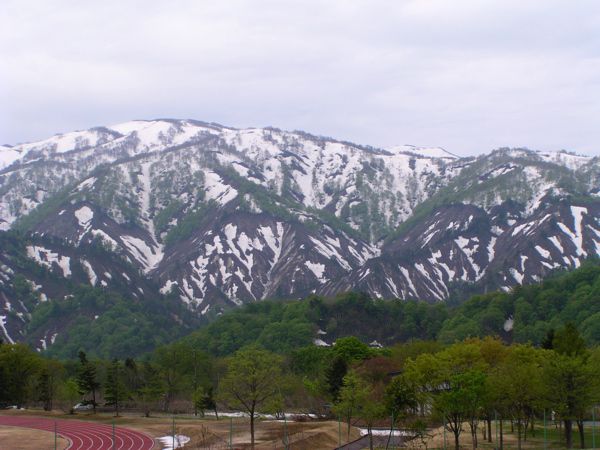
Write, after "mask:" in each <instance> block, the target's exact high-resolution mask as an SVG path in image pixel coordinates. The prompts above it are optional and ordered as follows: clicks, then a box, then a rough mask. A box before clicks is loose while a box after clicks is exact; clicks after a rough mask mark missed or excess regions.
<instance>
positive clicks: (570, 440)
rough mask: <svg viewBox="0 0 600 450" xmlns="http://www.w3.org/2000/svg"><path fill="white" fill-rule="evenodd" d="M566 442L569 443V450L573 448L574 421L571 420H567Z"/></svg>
mask: <svg viewBox="0 0 600 450" xmlns="http://www.w3.org/2000/svg"><path fill="white" fill-rule="evenodd" d="M564 422H565V441H567V448H573V421H572V420H571V419H565V421H564Z"/></svg>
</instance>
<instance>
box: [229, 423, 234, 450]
mask: <svg viewBox="0 0 600 450" xmlns="http://www.w3.org/2000/svg"><path fill="white" fill-rule="evenodd" d="M229 449H230V450H232V449H233V417H230V418H229Z"/></svg>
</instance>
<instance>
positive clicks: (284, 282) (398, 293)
mask: <svg viewBox="0 0 600 450" xmlns="http://www.w3.org/2000/svg"><path fill="white" fill-rule="evenodd" d="M419 152H421V153H424V154H420V153H419ZM3 154H4V157H3ZM7 155H8V156H7ZM15 155H18V157H17V158H15ZM432 155H435V156H432ZM440 156H441V157H440ZM11 158H12V159H11ZM599 191H600V164H599V161H598V158H596V157H585V156H580V155H575V154H571V153H567V152H558V153H549V152H535V151H532V150H528V149H508V148H504V149H497V150H495V151H492V152H491V153H489V154H485V155H480V156H478V157H462V158H461V157H457V156H456V155H452V154H448V152H446V151H445V150H443V149H440V148H418V147H413V146H406V145H405V146H399V147H395V148H393V149H378V148H375V147H369V146H361V145H356V144H352V143H348V142H344V141H340V140H335V139H331V138H326V137H319V136H314V135H311V134H308V133H305V132H300V131H292V132H289V131H282V130H279V129H277V128H264V129H258V128H248V129H236V128H231V127H225V126H222V125H218V124H214V123H207V122H200V121H194V120H175V119H168V120H165V119H157V120H150V121H130V122H125V123H122V124H117V125H111V126H110V127H95V128H92V129H90V130H86V131H77V132H71V133H65V134H62V135H57V136H54V137H51V138H49V139H46V140H43V141H38V142H33V143H27V144H20V145H16V146H13V147H10V148H0V229H3V230H5V231H6V230H9V229H18V230H20V231H21V232H23V233H25V234H26V235H30V236H31V237H32V238H33V239H34V240H35V239H36V236H37V237H38V238H50V239H49V240H48V241H47V243H46V244H44V245H45V246H38V247H40V248H29V247H33V246H31V245H30V246H29V247H27V248H26V250H25V251H26V252H27V255H26V257H29V259H33V260H35V261H36V262H37V263H38V264H41V265H44V266H46V268H47V269H49V270H50V271H52V272H54V273H56V274H57V275H58V276H61V277H63V278H66V279H69V277H70V276H72V275H71V274H72V273H73V270H72V269H71V266H70V265H71V264H72V263H76V264H80V265H82V266H83V268H84V273H85V274H87V279H83V280H81V281H82V282H84V283H86V284H89V285H92V286H97V287H99V288H101V289H108V290H110V289H111V284H114V283H115V280H117V279H120V280H126V278H125V276H126V277H128V278H129V279H130V280H132V279H139V277H142V278H143V279H147V280H149V281H150V282H151V283H152V285H154V286H156V287H155V288H154V289H156V290H157V292H154V293H152V295H153V296H157V298H159V297H161V296H162V298H163V300H162V301H165V302H175V303H177V302H179V303H180V304H181V305H183V307H184V308H187V309H188V310H189V311H190V312H191V313H192V314H193V315H196V316H200V317H201V316H207V317H214V316H215V315H218V314H220V313H222V312H223V311H225V310H226V309H228V308H231V307H235V306H239V305H240V304H242V303H246V302H251V301H257V300H261V299H265V298H290V299H292V298H302V297H305V296H307V295H309V294H311V293H318V294H321V295H335V294H337V293H339V292H345V291H350V290H363V291H365V292H367V293H368V294H370V295H371V296H372V297H374V298H396V297H397V298H403V299H421V300H426V301H430V302H438V301H446V300H447V299H449V298H450V297H452V296H453V295H455V293H458V294H456V295H459V294H460V292H461V290H462V291H464V290H465V289H467V290H469V291H472V290H474V291H478V290H479V291H485V290H489V289H498V288H500V289H504V290H507V289H511V288H512V287H513V286H515V285H518V284H522V283H535V282H537V281H539V280H540V279H542V278H543V277H544V276H545V275H547V274H548V273H550V272H551V271H553V270H555V269H558V268H573V267H578V266H579V265H580V264H581V262H582V261H583V260H585V259H586V258H588V257H591V256H594V255H598V254H599V252H600V250H599V249H600V199H599V198H598V192H599ZM56 240H57V241H56ZM58 241H60V242H61V244H60V245H57V244H55V243H54V242H58ZM97 244H100V245H102V246H103V247H105V248H106V249H107V251H109V252H112V254H114V255H115V256H116V257H118V258H119V259H120V260H122V261H124V263H125V264H127V267H128V269H119V270H120V272H119V273H111V270H107V269H106V266H107V263H105V262H102V261H88V259H86V257H85V255H86V252H87V251H88V249H89V248H90V246H93V245H97ZM65 248H71V249H72V250H68V251H67V250H65ZM0 252H1V251H0ZM61 252H62V253H61ZM65 252H66V253H68V255H67V254H66V253H65ZM67 256H68V257H69V259H66V258H67ZM523 257H525V259H523ZM5 260H6V263H5V267H7V268H9V269H10V270H12V271H13V273H12V274H11V273H9V271H7V270H4V271H3V272H2V273H4V275H5V278H6V280H5V286H4V287H3V286H2V285H0V291H2V289H4V291H3V292H4V296H5V297H6V296H8V295H12V296H13V298H12V302H13V303H15V304H16V303H18V301H19V300H18V299H15V298H14V295H15V294H14V293H12V294H11V293H10V292H11V290H10V286H11V283H12V281H11V280H12V279H13V278H14V274H15V273H18V272H19V269H18V268H13V267H11V266H10V258H8V257H6V258H5ZM0 269H1V268H0ZM0 271H1V270H0ZM124 275H125V276H124ZM32 283H33V281H32ZM35 285H36V286H38V284H37V283H35ZM39 286H40V287H39V288H38V289H37V291H36V292H38V294H37V295H38V296H39V299H38V300H39V302H42V300H41V299H42V295H44V296H46V298H51V296H49V295H48V294H47V293H45V292H44V291H45V290H46V287H45V286H44V285H43V284H41V285H39ZM147 289H149V288H147ZM130 295H131V296H132V297H135V296H137V297H139V298H144V296H145V295H146V294H145V293H140V292H136V289H132V292H131V294H130ZM148 295H149V294H148ZM15 300H16V301H15ZM7 302H10V300H6V299H5V301H4V306H3V310H4V312H3V313H2V315H0V317H3V327H4V325H6V324H8V325H7V326H8V327H9V328H10V329H11V330H12V331H11V332H10V333H12V334H13V335H15V337H16V336H21V338H24V336H25V335H26V334H27V330H26V326H27V314H31V312H27V311H26V310H23V311H22V314H23V317H24V318H25V319H22V320H21V322H18V321H16V322H15V320H16V319H14V317H13V316H9V315H8V314H7V311H8V309H7ZM177 307H179V306H177ZM0 311H2V304H0ZM9 322H10V323H9ZM52 326H53V325H52V324H48V332H50V331H51V328H52ZM0 332H2V333H4V335H5V337H6V338H8V337H9V334H10V333H9V332H7V331H2V330H0ZM15 333H16V334H15Z"/></svg>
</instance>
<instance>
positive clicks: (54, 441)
mask: <svg viewBox="0 0 600 450" xmlns="http://www.w3.org/2000/svg"><path fill="white" fill-rule="evenodd" d="M56 448H57V447H56V420H55V421H54V450H56Z"/></svg>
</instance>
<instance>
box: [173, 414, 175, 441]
mask: <svg viewBox="0 0 600 450" xmlns="http://www.w3.org/2000/svg"><path fill="white" fill-rule="evenodd" d="M173 448H175V416H173Z"/></svg>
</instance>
